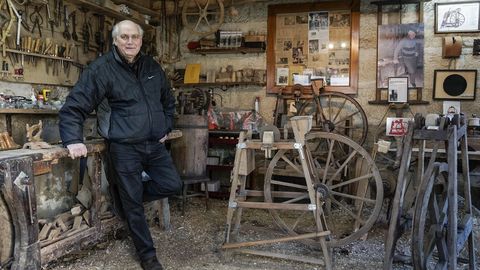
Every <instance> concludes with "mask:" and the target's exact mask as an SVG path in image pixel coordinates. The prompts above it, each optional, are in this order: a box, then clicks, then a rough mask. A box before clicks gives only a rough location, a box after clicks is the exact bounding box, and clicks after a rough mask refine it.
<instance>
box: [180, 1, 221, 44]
mask: <svg viewBox="0 0 480 270" xmlns="http://www.w3.org/2000/svg"><path fill="white" fill-rule="evenodd" d="M194 2H195V6H196V7H197V8H198V9H197V12H191V11H189V9H190V8H191V7H190V6H189V2H187V1H186V2H185V3H184V5H183V8H182V22H183V25H184V26H185V27H186V28H188V29H189V30H190V31H192V32H194V33H197V34H199V35H202V36H207V35H210V34H213V33H215V32H216V31H217V30H218V29H219V28H220V25H222V24H223V20H224V16H225V10H224V6H223V1H222V0H205V2H206V4H205V6H202V5H201V4H200V3H199V0H194ZM210 2H213V3H215V4H217V5H218V9H219V11H218V13H217V12H211V11H209V10H210V9H209V5H210ZM208 15H218V19H217V20H216V22H215V23H214V24H210V22H209V20H208V18H207V17H208ZM191 17H193V18H194V19H195V18H196V17H198V19H197V20H196V23H195V24H194V26H192V25H190V23H189V18H191ZM202 22H203V23H204V24H206V25H202V27H206V28H207V29H206V30H204V31H202V30H200V29H198V28H199V26H200V25H201V23H202Z"/></svg>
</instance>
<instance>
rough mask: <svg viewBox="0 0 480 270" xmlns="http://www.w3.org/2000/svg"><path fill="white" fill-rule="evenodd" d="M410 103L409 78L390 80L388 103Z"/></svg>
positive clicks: (393, 78) (392, 78)
mask: <svg viewBox="0 0 480 270" xmlns="http://www.w3.org/2000/svg"><path fill="white" fill-rule="evenodd" d="M407 101H408V77H390V78H388V102H390V103H407Z"/></svg>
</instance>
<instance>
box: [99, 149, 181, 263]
mask: <svg viewBox="0 0 480 270" xmlns="http://www.w3.org/2000/svg"><path fill="white" fill-rule="evenodd" d="M108 151H109V154H110V161H111V165H112V167H113V168H112V169H114V170H115V171H116V174H117V175H116V176H117V177H116V179H115V183H116V184H117V185H118V191H119V194H120V199H121V202H122V206H123V210H124V213H125V217H126V220H127V224H128V227H129V229H130V233H131V236H132V239H133V243H134V245H135V248H136V250H137V253H138V255H139V257H140V260H145V259H147V258H150V257H153V256H156V253H155V248H154V246H153V240H152V237H151V235H150V230H149V228H148V224H147V221H146V220H145V213H144V208H143V202H144V201H153V200H158V199H162V198H165V197H168V196H171V195H175V194H179V193H180V191H181V189H182V181H181V180H180V177H179V175H178V173H177V170H176V169H175V165H174V164H173V161H172V158H171V156H170V154H169V152H168V151H167V149H166V147H165V145H164V144H163V143H160V142H152V141H146V142H143V143H136V144H126V143H115V142H110V143H109V147H108ZM143 171H145V172H146V173H147V174H148V176H150V178H151V180H149V181H146V182H142V172H143Z"/></svg>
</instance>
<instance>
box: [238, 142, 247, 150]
mask: <svg viewBox="0 0 480 270" xmlns="http://www.w3.org/2000/svg"><path fill="white" fill-rule="evenodd" d="M245 148H247V144H246V143H244V142H242V143H237V149H245Z"/></svg>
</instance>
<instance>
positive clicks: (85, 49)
mask: <svg viewBox="0 0 480 270" xmlns="http://www.w3.org/2000/svg"><path fill="white" fill-rule="evenodd" d="M80 11H82V12H83V25H82V37H83V53H88V49H89V45H90V44H89V43H90V27H89V26H88V21H87V12H88V9H86V8H85V7H81V8H80Z"/></svg>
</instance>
